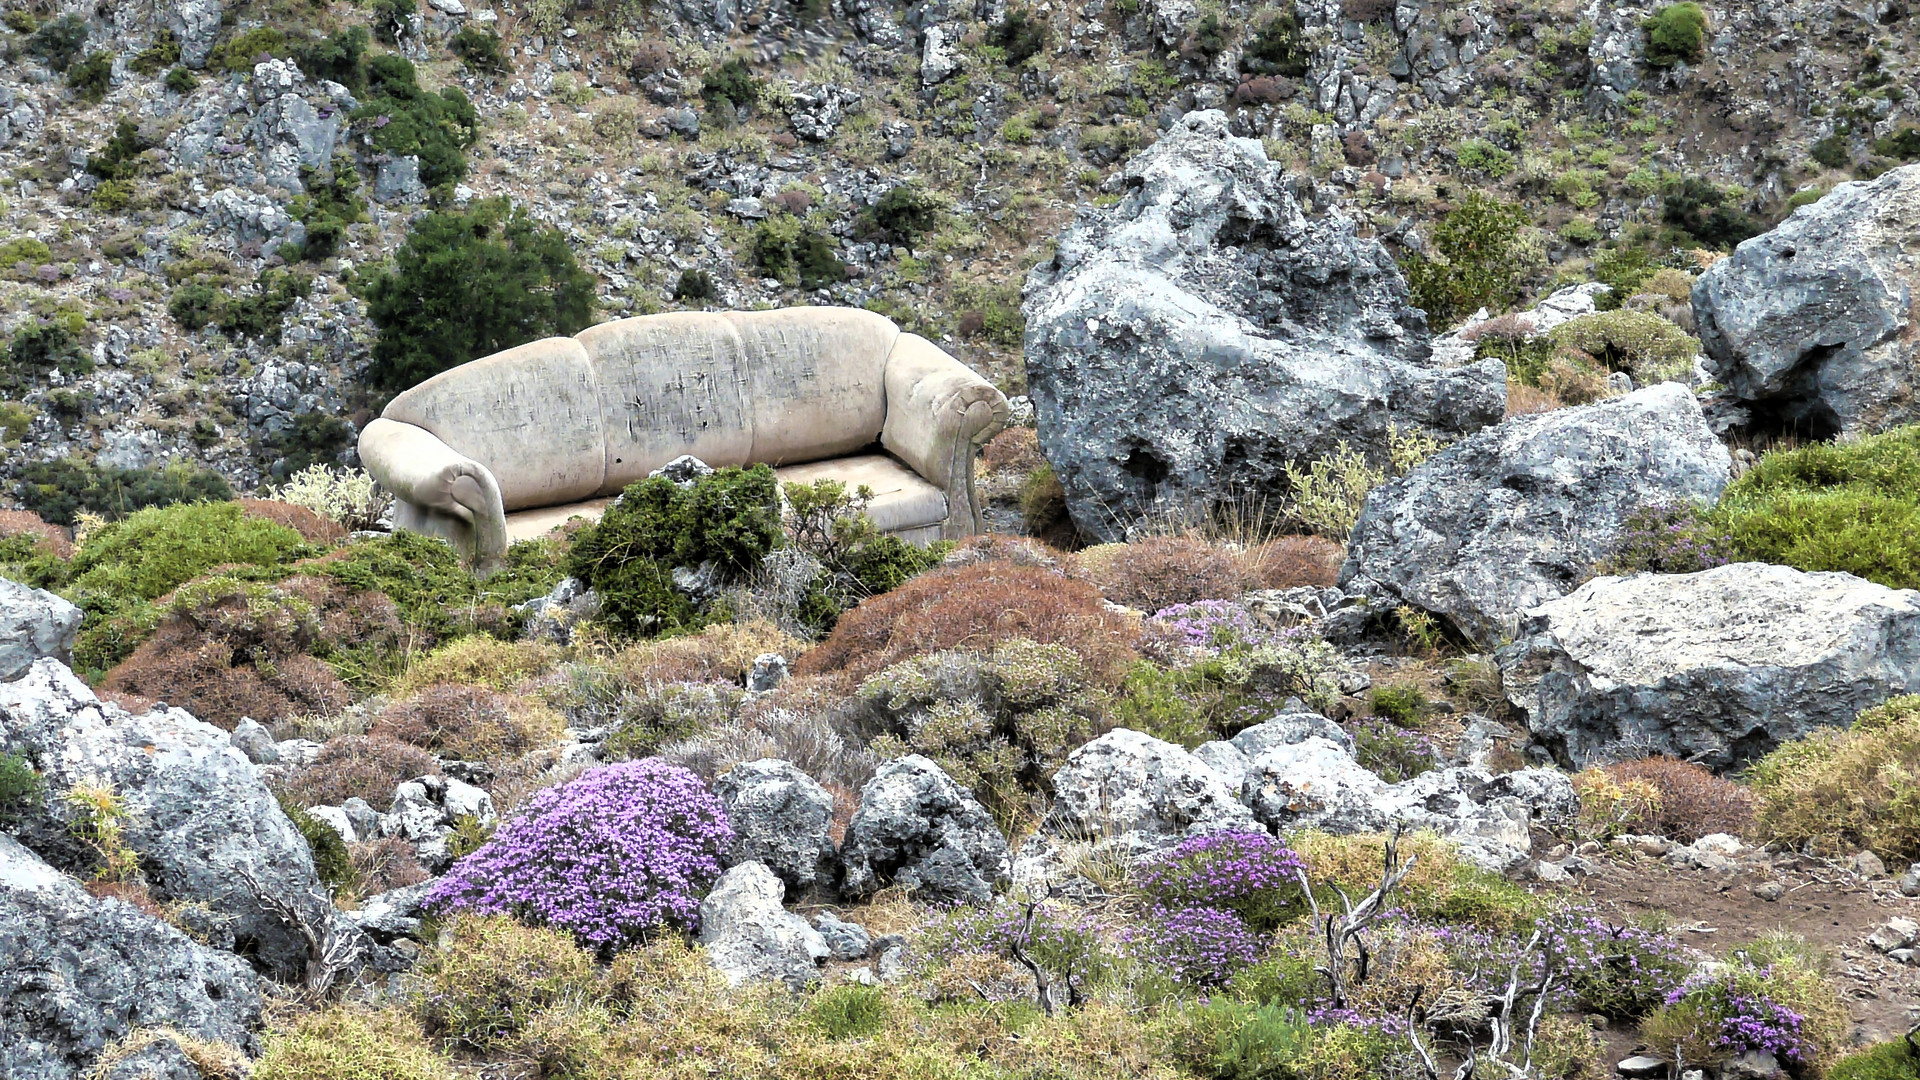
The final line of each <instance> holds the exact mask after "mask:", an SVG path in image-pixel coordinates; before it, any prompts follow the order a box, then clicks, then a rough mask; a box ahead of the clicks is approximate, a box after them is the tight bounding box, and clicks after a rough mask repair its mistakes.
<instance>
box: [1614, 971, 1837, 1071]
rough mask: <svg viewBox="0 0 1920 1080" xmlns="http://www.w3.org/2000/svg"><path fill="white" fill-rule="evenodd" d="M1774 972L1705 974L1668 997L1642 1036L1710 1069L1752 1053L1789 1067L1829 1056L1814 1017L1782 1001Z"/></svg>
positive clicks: (1799, 1065)
mask: <svg viewBox="0 0 1920 1080" xmlns="http://www.w3.org/2000/svg"><path fill="white" fill-rule="evenodd" d="M1775 977H1776V971H1775V969H1773V968H1770V967H1763V968H1755V967H1747V966H1741V967H1730V968H1725V969H1723V970H1718V971H1703V972H1700V973H1697V974H1694V975H1691V976H1688V977H1687V979H1686V980H1684V981H1683V982H1681V983H1680V985H1678V986H1676V987H1674V988H1673V989H1672V990H1669V991H1668V992H1667V996H1666V1002H1665V1004H1664V1005H1662V1006H1661V1008H1660V1009H1658V1010H1657V1011H1655V1012H1654V1013H1653V1014H1652V1015H1651V1016H1649V1017H1647V1019H1646V1022H1645V1023H1643V1024H1642V1025H1641V1033H1642V1034H1643V1035H1645V1036H1646V1038H1647V1040H1648V1042H1649V1043H1650V1045H1652V1046H1654V1047H1655V1048H1657V1049H1660V1050H1663V1051H1664V1050H1671V1049H1674V1048H1677V1049H1678V1051H1679V1053H1680V1054H1681V1055H1683V1056H1684V1057H1685V1059H1686V1061H1687V1063H1688V1064H1691V1065H1706V1064H1713V1063H1715V1062H1720V1061H1726V1060H1728V1059H1730V1058H1734V1057H1738V1056H1739V1055H1741V1054H1743V1053H1746V1052H1747V1051H1749V1050H1753V1051H1759V1052H1762V1053H1768V1054H1772V1055H1773V1056H1774V1057H1776V1058H1778V1059H1779V1060H1780V1062H1781V1063H1782V1064H1785V1065H1787V1066H1788V1067H1789V1068H1794V1067H1801V1068H1804V1067H1807V1066H1810V1065H1813V1064H1814V1063H1815V1061H1816V1060H1817V1059H1819V1058H1821V1057H1822V1056H1823V1050H1824V1048H1822V1047H1821V1046H1820V1045H1818V1043H1817V1041H1816V1040H1815V1038H1814V1033H1813V1032H1812V1031H1811V1030H1810V1025H1809V1022H1808V1017H1807V1016H1806V1015H1805V1014H1803V1013H1802V1012H1800V1011H1798V1010H1796V1009H1794V1008H1793V1007H1792V1003H1791V1002H1788V1001H1784V1000H1781V998H1782V996H1783V995H1780V994H1779V993H1778V992H1777V989H1776V987H1775Z"/></svg>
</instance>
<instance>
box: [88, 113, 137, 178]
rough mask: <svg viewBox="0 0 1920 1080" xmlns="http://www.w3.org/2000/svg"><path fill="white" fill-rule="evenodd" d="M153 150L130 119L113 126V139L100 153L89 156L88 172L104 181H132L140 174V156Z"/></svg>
mask: <svg viewBox="0 0 1920 1080" xmlns="http://www.w3.org/2000/svg"><path fill="white" fill-rule="evenodd" d="M152 148H153V144H152V143H150V142H148V141H147V140H146V139H144V138H142V137H141V135H140V129H139V127H138V126H137V125H135V124H134V122H133V120H132V119H131V118H130V117H125V116H123V117H121V118H120V119H119V121H118V122H116V123H115V124H114V126H113V137H112V138H110V139H108V140H107V144H106V145H105V146H103V147H101V148H100V151H99V152H98V153H94V154H88V155H87V172H89V173H91V174H92V175H94V176H97V177H99V178H100V179H102V180H131V179H133V178H134V177H135V176H137V175H139V172H140V155H141V154H143V153H145V152H146V151H148V150H150V149H152Z"/></svg>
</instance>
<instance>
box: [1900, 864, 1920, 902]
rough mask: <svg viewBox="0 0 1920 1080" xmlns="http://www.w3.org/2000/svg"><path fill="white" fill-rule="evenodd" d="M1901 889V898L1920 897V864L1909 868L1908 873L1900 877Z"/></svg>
mask: <svg viewBox="0 0 1920 1080" xmlns="http://www.w3.org/2000/svg"><path fill="white" fill-rule="evenodd" d="M1899 889H1900V895H1901V896H1920V863H1914V864H1913V865H1911V866H1909V867H1907V872H1906V873H1904V874H1902V875H1900V885H1899Z"/></svg>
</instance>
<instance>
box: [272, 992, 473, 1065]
mask: <svg viewBox="0 0 1920 1080" xmlns="http://www.w3.org/2000/svg"><path fill="white" fill-rule="evenodd" d="M265 1041H266V1050H265V1052H264V1053H263V1054H261V1056H260V1060H259V1061H258V1062H256V1063H255V1064H254V1066H253V1074H252V1075H253V1080H453V1078H454V1077H455V1076H457V1075H459V1074H457V1073H456V1072H455V1071H454V1068H453V1063H452V1062H450V1061H448V1060H447V1059H446V1058H445V1057H443V1056H441V1055H440V1054H439V1053H438V1052H437V1051H435V1050H434V1049H433V1047H432V1046H431V1045H430V1044H429V1043H428V1041H427V1039H426V1036H425V1035H423V1034H422V1033H421V1031H420V1026H419V1024H418V1023H416V1022H415V1021H414V1020H413V1019H412V1018H411V1017H409V1016H407V1015H406V1014H405V1013H402V1012H399V1011H385V1012H370V1011H367V1010H365V1009H360V1008H354V1007H350V1006H336V1007H334V1008H330V1009H326V1010H322V1011H316V1012H304V1011H303V1012H300V1013H298V1014H297V1015H292V1016H291V1019H290V1022H289V1023H288V1025H287V1026H285V1027H276V1028H274V1029H273V1030H270V1031H269V1032H268V1033H267V1036H266V1040H265Z"/></svg>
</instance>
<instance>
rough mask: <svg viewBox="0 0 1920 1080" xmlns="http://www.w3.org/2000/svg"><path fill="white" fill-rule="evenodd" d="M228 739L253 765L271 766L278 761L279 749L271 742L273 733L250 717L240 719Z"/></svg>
mask: <svg viewBox="0 0 1920 1080" xmlns="http://www.w3.org/2000/svg"><path fill="white" fill-rule="evenodd" d="M228 738H229V739H231V740H232V742H233V745H234V746H236V747H238V748H239V750H240V752H241V753H243V754H245V755H247V760H248V761H251V762H253V763H254V764H255V765H272V764H274V763H275V762H277V761H279V760H280V748H279V747H278V746H277V745H275V743H274V741H273V733H272V732H270V731H268V730H267V729H266V728H264V727H262V726H261V725H260V722H259V721H257V720H255V719H254V718H253V717H251V716H243V717H241V718H240V722H239V723H238V724H235V725H234V727H233V734H232V735H230V736H228Z"/></svg>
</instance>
